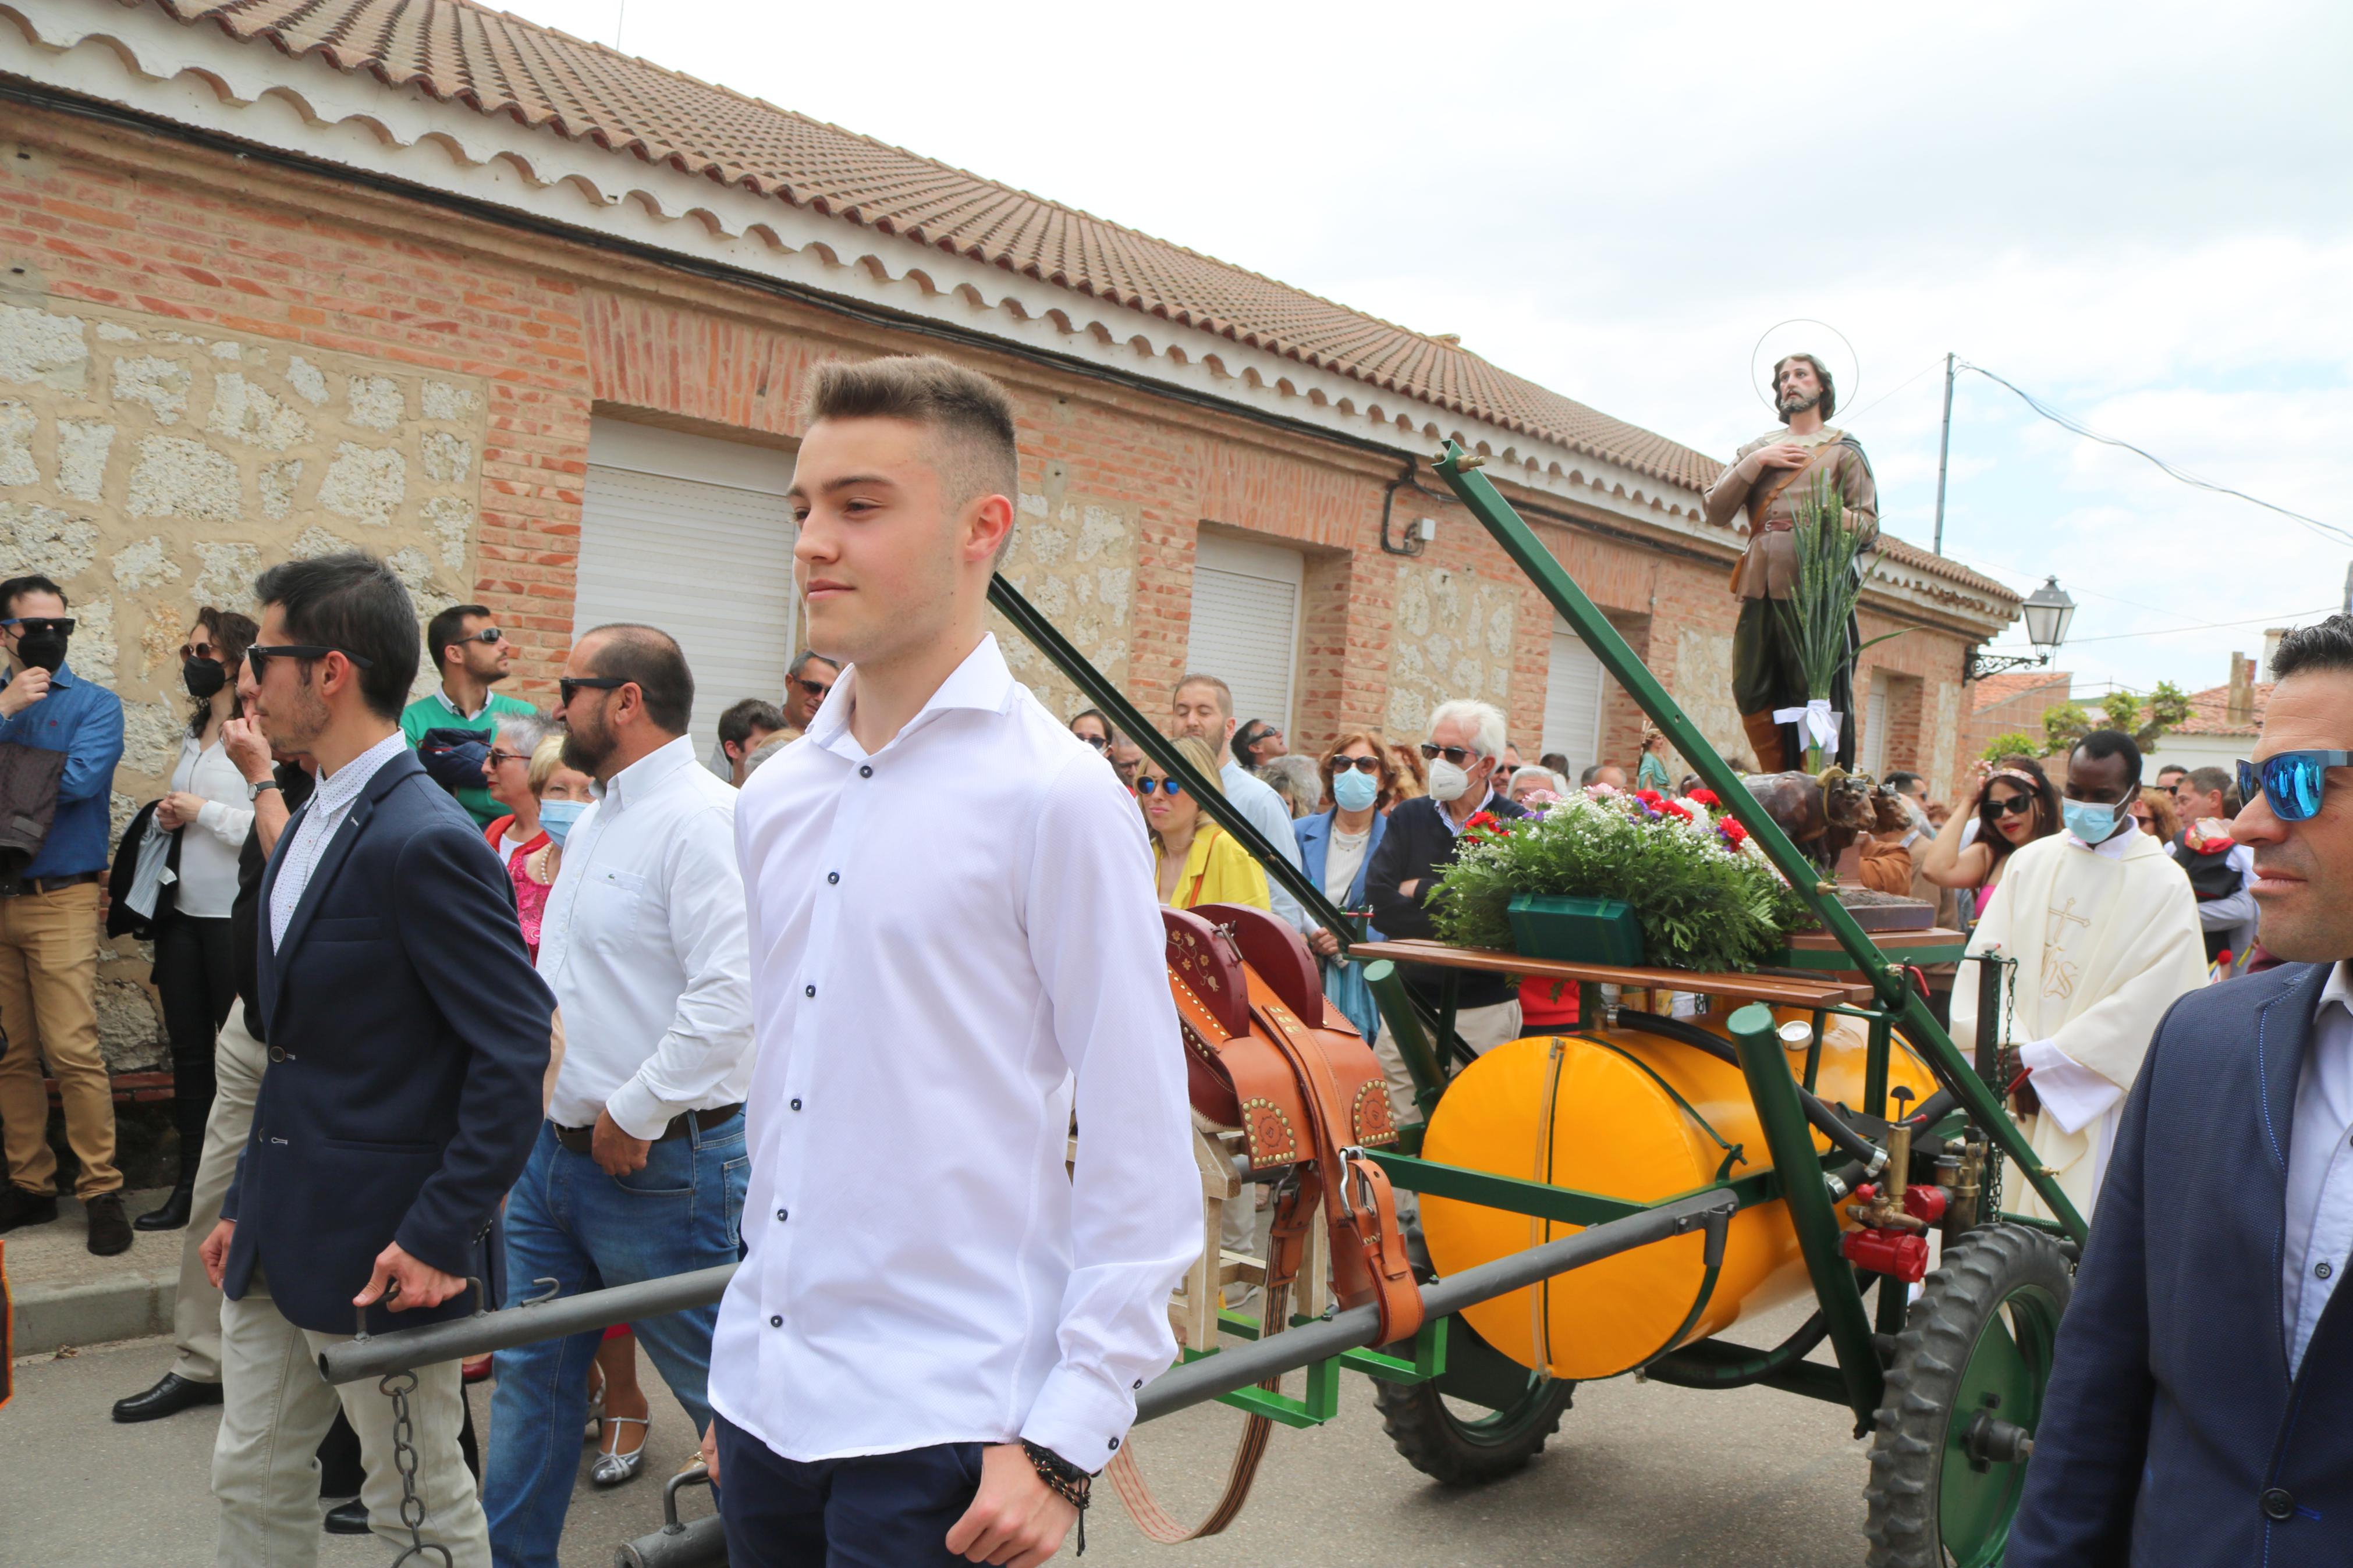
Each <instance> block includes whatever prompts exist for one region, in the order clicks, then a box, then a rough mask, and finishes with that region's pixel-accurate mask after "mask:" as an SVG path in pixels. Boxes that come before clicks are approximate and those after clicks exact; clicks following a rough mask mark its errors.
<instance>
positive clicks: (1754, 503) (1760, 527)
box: [1732, 436, 1846, 593]
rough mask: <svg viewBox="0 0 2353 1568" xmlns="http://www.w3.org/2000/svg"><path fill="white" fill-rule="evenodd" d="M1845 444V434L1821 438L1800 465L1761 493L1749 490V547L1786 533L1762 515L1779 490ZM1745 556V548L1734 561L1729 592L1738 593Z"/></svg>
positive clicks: (1802, 475)
mask: <svg viewBox="0 0 2353 1568" xmlns="http://www.w3.org/2000/svg"><path fill="white" fill-rule="evenodd" d="M1845 445H1846V437H1844V436H1841V437H1838V438H1837V439H1835V440H1831V441H1824V442H1823V443H1821V444H1820V446H1818V447H1815V448H1814V455H1813V456H1812V457H1810V458H1807V459H1806V460H1805V461H1804V462H1802V463H1800V464H1799V465H1798V466H1797V467H1796V468H1784V469H1782V470H1781V477H1780V478H1779V479H1777V480H1775V481H1774V482H1773V483H1772V484H1771V485H1769V486H1767V488H1766V490H1765V493H1764V494H1762V495H1758V494H1757V492H1756V491H1755V490H1751V491H1749V492H1748V542H1749V545H1750V546H1751V547H1752V548H1753V547H1754V546H1755V545H1756V543H1757V541H1758V540H1760V539H1762V538H1764V537H1765V536H1766V535H1767V534H1768V533H1786V532H1788V531H1789V526H1788V525H1787V524H1784V525H1783V526H1782V527H1780V528H1778V529H1777V528H1775V527H1774V526H1773V525H1772V524H1771V523H1770V522H1768V521H1766V516H1765V514H1766V513H1767V512H1769V511H1771V510H1773V503H1774V502H1775V501H1777V500H1780V499H1781V492H1782V491H1783V490H1786V489H1788V488H1789V487H1790V486H1791V485H1794V484H1796V483H1797V482H1798V481H1799V479H1803V478H1804V477H1805V476H1806V475H1808V474H1810V473H1812V472H1813V471H1814V469H1815V468H1818V467H1820V464H1821V461H1822V458H1824V457H1826V456H1827V455H1829V454H1830V453H1831V452H1835V451H1837V450H1838V449H1839V448H1840V447H1843V446H1845ZM1747 559H1748V552H1747V551H1746V550H1744V551H1742V552H1741V554H1740V560H1738V561H1736V562H1734V563H1733V565H1732V591H1733V592H1734V593H1738V592H1740V571H1741V567H1742V566H1743V565H1744V564H1745V563H1746V562H1747Z"/></svg>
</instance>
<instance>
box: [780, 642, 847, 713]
mask: <svg viewBox="0 0 2353 1568" xmlns="http://www.w3.org/2000/svg"><path fill="white" fill-rule="evenodd" d="M840 673H841V666H839V665H838V664H836V663H834V662H833V660H831V659H829V658H826V657H825V655H823V654H821V653H804V654H802V655H801V656H800V658H797V659H795V660H793V667H792V668H791V669H790V670H788V671H786V675H785V724H786V728H788V729H794V730H801V731H806V730H807V728H808V727H809V721H811V720H813V719H815V718H816V717H817V710H818V705H819V704H821V703H823V702H824V701H825V699H826V693H828V692H829V691H831V690H832V689H833V681H834V678H835V677H836V676H838V675H839V674H840Z"/></svg>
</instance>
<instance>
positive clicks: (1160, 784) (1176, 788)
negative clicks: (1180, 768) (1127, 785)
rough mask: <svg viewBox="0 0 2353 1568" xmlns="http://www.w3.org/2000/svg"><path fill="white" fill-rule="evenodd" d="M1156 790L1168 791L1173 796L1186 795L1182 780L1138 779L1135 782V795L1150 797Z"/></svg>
mask: <svg viewBox="0 0 2353 1568" xmlns="http://www.w3.org/2000/svg"><path fill="white" fill-rule="evenodd" d="M1155 790H1166V792H1167V793H1168V794H1170V795H1183V794H1184V793H1185V784H1184V781H1183V780H1182V779H1138V780H1136V781H1135V793H1136V794H1138V795H1150V794H1152V793H1153V792H1154V791H1155Z"/></svg>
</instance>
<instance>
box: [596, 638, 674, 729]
mask: <svg viewBox="0 0 2353 1568" xmlns="http://www.w3.org/2000/svg"><path fill="white" fill-rule="evenodd" d="M589 637H594V638H596V639H597V644H598V646H597V648H596V654H595V656H594V657H592V658H590V659H589V660H588V665H589V668H591V669H592V670H594V671H595V672H596V674H598V675H600V676H603V677H605V678H606V679H614V680H626V681H628V683H629V684H630V685H632V686H634V687H636V688H637V689H638V692H639V693H640V694H641V695H642V696H643V697H644V698H645V703H646V717H647V718H649V719H650V720H652V721H654V728H656V729H658V730H665V731H669V732H670V734H673V735H683V734H685V733H686V731H687V729H688V727H689V726H690V725H691V724H692V723H693V722H694V673H693V671H691V670H690V669H688V668H686V650H685V649H684V648H681V647H679V646H678V639H677V638H676V637H672V636H670V634H669V633H668V632H666V631H663V630H662V629H661V628H660V627H659V626H641V625H639V624H638V623H637V622H635V621H612V622H608V623H607V624H606V625H604V626H595V627H592V628H590V630H589V632H588V636H587V637H582V638H581V639H580V640H581V641H583V642H586V641H587V640H588V639H589Z"/></svg>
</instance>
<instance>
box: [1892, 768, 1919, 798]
mask: <svg viewBox="0 0 2353 1568" xmlns="http://www.w3.org/2000/svg"><path fill="white" fill-rule="evenodd" d="M1919 782H1920V775H1919V774H1918V773H1890V774H1888V775H1887V787H1888V788H1889V789H1892V790H1894V792H1895V793H1896V794H1897V795H1902V794H1903V793H1904V792H1905V790H1907V789H1910V788H1911V787H1912V786H1913V785H1914V784H1918V783H1919Z"/></svg>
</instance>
